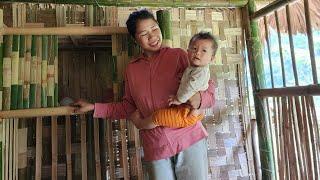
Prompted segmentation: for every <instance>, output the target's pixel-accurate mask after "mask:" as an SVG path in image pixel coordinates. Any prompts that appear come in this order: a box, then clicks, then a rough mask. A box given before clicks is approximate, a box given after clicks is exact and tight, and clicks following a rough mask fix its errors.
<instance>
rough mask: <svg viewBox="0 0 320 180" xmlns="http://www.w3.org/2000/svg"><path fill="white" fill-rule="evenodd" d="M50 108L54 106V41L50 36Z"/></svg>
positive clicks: (48, 93) (48, 95)
mask: <svg viewBox="0 0 320 180" xmlns="http://www.w3.org/2000/svg"><path fill="white" fill-rule="evenodd" d="M48 48H49V52H48V92H47V98H48V107H53V106H54V39H53V36H49V39H48Z"/></svg>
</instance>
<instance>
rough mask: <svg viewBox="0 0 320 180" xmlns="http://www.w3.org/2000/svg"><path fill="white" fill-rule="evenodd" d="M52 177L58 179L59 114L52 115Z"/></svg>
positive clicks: (53, 179)
mask: <svg viewBox="0 0 320 180" xmlns="http://www.w3.org/2000/svg"><path fill="white" fill-rule="evenodd" d="M51 143H52V150H51V152H52V155H51V160H52V162H51V164H52V165H51V179H52V180H57V179H58V123H57V116H51Z"/></svg>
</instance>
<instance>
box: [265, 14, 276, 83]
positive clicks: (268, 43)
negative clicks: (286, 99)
mask: <svg viewBox="0 0 320 180" xmlns="http://www.w3.org/2000/svg"><path fill="white" fill-rule="evenodd" d="M263 22H264V28H265V29H264V30H265V34H266V43H267V48H268V60H269V69H270V77H271V87H272V88H274V80H273V69H272V62H271V48H270V41H269V29H268V25H267V18H266V16H264V18H263Z"/></svg>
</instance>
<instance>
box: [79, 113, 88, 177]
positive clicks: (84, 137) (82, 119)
mask: <svg viewBox="0 0 320 180" xmlns="http://www.w3.org/2000/svg"><path fill="white" fill-rule="evenodd" d="M80 123H81V172H82V176H81V177H82V180H87V177H88V172H87V170H88V168H87V133H86V117H85V115H80Z"/></svg>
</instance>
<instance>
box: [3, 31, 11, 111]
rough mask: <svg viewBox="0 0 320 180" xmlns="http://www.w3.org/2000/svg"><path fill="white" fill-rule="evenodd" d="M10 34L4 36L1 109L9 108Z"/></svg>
mask: <svg viewBox="0 0 320 180" xmlns="http://www.w3.org/2000/svg"><path fill="white" fill-rule="evenodd" d="M11 47H12V36H4V54H3V57H4V58H3V97H2V98H3V99H2V100H3V101H2V109H3V110H9V109H10V101H11V100H10V99H11V52H12V48H11Z"/></svg>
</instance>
